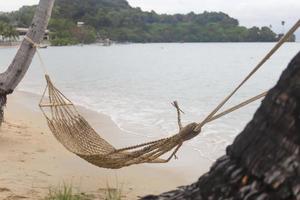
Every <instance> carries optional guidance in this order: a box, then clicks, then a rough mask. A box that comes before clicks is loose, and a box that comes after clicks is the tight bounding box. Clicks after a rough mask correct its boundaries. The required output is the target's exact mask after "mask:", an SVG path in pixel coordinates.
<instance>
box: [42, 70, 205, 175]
mask: <svg viewBox="0 0 300 200" xmlns="http://www.w3.org/2000/svg"><path fill="white" fill-rule="evenodd" d="M45 77H46V81H47V86H46V89H45V91H44V93H43V96H42V99H41V101H40V104H39V106H40V108H41V110H42V112H43V114H44V116H45V118H46V119H47V123H48V126H49V128H50V130H51V132H52V133H53V135H54V136H55V138H56V139H57V140H58V141H59V142H60V143H61V144H62V145H63V146H64V147H65V148H66V149H68V150H69V151H70V152H72V153H74V154H76V155H78V156H79V157H81V158H82V159H84V160H86V161H88V162H89V163H91V164H94V165H96V166H98V167H103V168H110V169H118V168H122V167H125V166H129V165H133V164H141V163H165V162H168V161H169V160H170V159H171V158H172V157H173V156H175V154H176V152H177V150H178V149H179V147H180V146H181V144H182V143H183V142H184V141H185V140H188V139H190V138H192V137H194V136H196V135H197V134H198V133H199V132H200V131H198V132H195V131H194V129H195V128H196V126H197V124H196V123H192V124H189V125H187V126H186V127H185V128H183V129H182V130H181V131H180V132H179V133H178V134H176V135H174V136H172V137H169V138H165V139H161V140H157V141H153V142H149V143H145V144H140V145H136V146H132V147H127V148H123V149H118V150H117V149H116V148H114V147H113V146H112V145H111V144H109V143H108V142H107V141H106V140H104V139H103V138H102V137H101V136H100V135H99V134H98V133H97V132H96V131H95V130H94V129H93V128H92V127H91V126H90V125H89V123H88V122H87V121H86V120H85V119H84V118H83V117H82V116H81V115H80V114H79V113H78V111H77V110H76V108H75V106H74V104H73V103H72V102H71V101H70V100H69V99H68V98H66V97H65V96H64V95H63V94H62V93H61V92H60V91H59V90H58V89H57V88H56V87H55V86H54V85H53V83H52V82H51V80H50V77H49V76H48V75H46V76H45ZM172 149H175V150H174V152H173V153H172V154H171V156H170V157H169V158H168V159H166V160H165V159H161V158H159V157H160V156H162V155H163V154H165V153H167V152H169V151H171V150H172Z"/></svg>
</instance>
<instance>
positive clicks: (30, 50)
mask: <svg viewBox="0 0 300 200" xmlns="http://www.w3.org/2000/svg"><path fill="white" fill-rule="evenodd" d="M54 1H55V0H40V3H39V5H38V7H37V9H36V12H35V15H34V18H33V21H32V23H31V25H30V27H29V31H28V33H27V36H28V37H29V38H31V39H32V40H33V41H34V42H35V43H37V44H39V43H40V42H41V41H42V40H43V37H44V34H45V30H46V28H47V26H48V22H49V19H50V16H51V12H52V8H53V4H54ZM35 51H36V49H35V48H34V47H33V46H32V44H30V43H29V42H28V41H27V40H24V41H23V42H22V44H21V46H20V48H19V50H18V52H17V54H16V56H15V58H14V59H13V61H12V63H11V64H10V66H9V67H8V68H7V70H6V71H5V72H4V73H1V74H0V123H1V122H2V121H3V107H4V106H5V104H6V96H7V95H8V94H11V93H12V92H13V91H14V89H15V88H16V87H17V85H18V84H19V83H20V81H21V80H22V78H23V77H24V75H25V73H26V72H27V70H28V68H29V66H30V64H31V61H32V58H33V56H34V54H35Z"/></svg>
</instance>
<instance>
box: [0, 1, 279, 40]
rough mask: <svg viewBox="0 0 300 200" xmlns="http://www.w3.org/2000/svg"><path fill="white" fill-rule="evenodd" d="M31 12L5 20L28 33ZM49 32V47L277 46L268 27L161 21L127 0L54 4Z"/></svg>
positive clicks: (216, 20) (222, 18)
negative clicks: (103, 42)
mask: <svg viewBox="0 0 300 200" xmlns="http://www.w3.org/2000/svg"><path fill="white" fill-rule="evenodd" d="M34 8H35V7H28V6H26V7H22V8H21V9H20V10H19V11H17V12H13V13H11V14H9V20H10V22H11V23H13V24H18V25H19V26H24V27H28V26H29V25H30V22H31V18H32V16H33V11H34ZM0 19H1V18H0ZM6 20H7V19H6ZM79 21H80V22H85V26H83V27H77V22H79ZM49 29H50V31H51V32H52V34H51V38H52V40H51V42H52V44H53V45H69V44H76V43H93V42H95V41H96V39H106V38H110V39H111V40H114V41H118V42H272V41H276V40H277V37H276V34H275V33H274V32H273V31H272V30H271V29H269V28H268V27H262V28H258V27H253V28H250V29H247V28H245V27H242V26H239V22H238V20H236V19H234V18H232V17H230V16H229V15H227V14H225V13H222V12H204V13H202V14H195V13H193V12H191V13H188V14H185V15H184V14H175V15H167V14H161V15H160V14H157V13H155V12H154V11H151V12H144V11H142V10H141V9H140V8H132V7H130V5H129V4H128V2H127V1H126V0H113V1H112V0H56V3H55V6H54V9H53V15H52V19H51V21H50V25H49Z"/></svg>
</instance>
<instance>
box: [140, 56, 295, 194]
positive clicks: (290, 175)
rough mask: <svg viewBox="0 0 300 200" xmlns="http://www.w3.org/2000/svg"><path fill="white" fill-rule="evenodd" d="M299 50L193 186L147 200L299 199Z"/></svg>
mask: <svg viewBox="0 0 300 200" xmlns="http://www.w3.org/2000/svg"><path fill="white" fill-rule="evenodd" d="M299 150H300V52H299V53H298V54H297V55H296V57H295V58H294V59H293V60H292V61H291V62H290V64H289V66H288V68H287V69H286V70H285V71H284V72H283V74H282V76H281V78H280V80H279V82H278V83H277V85H276V86H275V87H274V88H273V89H271V90H270V91H269V93H268V95H267V96H266V98H265V99H264V100H263V102H262V105H261V106H260V108H259V109H258V110H257V112H256V113H255V115H254V117H253V119H252V120H251V121H250V123H249V124H248V125H247V126H246V128H245V129H244V131H242V133H240V134H239V135H238V136H237V138H236V139H235V141H234V143H233V144H232V145H230V146H228V147H227V150H226V155H225V156H223V157H221V158H219V159H218V160H217V161H216V162H215V163H214V165H213V166H212V167H211V169H210V171H209V172H208V173H206V174H204V175H203V176H202V177H200V179H199V180H198V181H197V182H196V183H194V184H192V185H189V186H184V187H181V188H179V189H177V190H174V191H170V192H167V193H164V194H161V195H158V196H153V195H150V196H147V197H144V198H142V199H143V200H167V199H168V200H183V199H184V200H192V199H193V200H217V199H218V200H219V199H220V200H221V199H228V200H229V199H230V200H236V199H247V200H250V199H251V200H254V199H257V200H277V199H283V200H285V199H286V200H288V199H289V200H293V199H300V175H299V172H300V155H299V154H300V151H299Z"/></svg>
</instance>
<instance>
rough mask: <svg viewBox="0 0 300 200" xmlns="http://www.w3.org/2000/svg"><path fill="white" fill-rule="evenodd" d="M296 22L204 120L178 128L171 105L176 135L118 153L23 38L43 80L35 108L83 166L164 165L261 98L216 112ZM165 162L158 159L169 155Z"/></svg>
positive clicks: (286, 36) (298, 23)
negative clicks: (219, 122) (224, 119)
mask: <svg viewBox="0 0 300 200" xmlns="http://www.w3.org/2000/svg"><path fill="white" fill-rule="evenodd" d="M299 26H300V20H298V21H297V23H296V24H295V25H294V26H293V27H292V28H291V29H290V30H289V31H288V32H287V34H286V35H284V36H283V37H282V38H281V40H280V41H278V43H277V44H276V45H275V46H274V47H273V48H272V49H271V50H270V52H269V53H268V54H267V55H266V56H265V57H264V58H263V59H262V61H261V62H259V63H258V65H257V66H256V67H255V68H254V69H253V70H252V71H251V72H250V73H249V74H248V75H247V76H246V78H245V79H243V81H242V82H241V83H240V84H239V85H238V86H237V87H236V88H235V89H234V90H233V91H232V92H231V93H230V94H229V95H228V96H227V97H226V98H225V99H224V100H223V101H221V103H220V104H218V105H217V107H216V108H215V109H213V110H212V112H211V113H209V114H208V115H207V117H206V118H205V119H204V120H202V121H201V122H200V123H195V122H194V123H190V124H188V125H186V126H184V127H183V126H182V125H181V119H180V113H181V112H182V110H180V108H179V106H178V103H177V102H174V103H173V105H174V107H175V108H176V109H177V116H178V126H179V131H178V133H177V134H175V135H173V136H171V137H167V138H163V139H160V140H156V141H151V142H147V143H143V144H138V145H135V146H130V147H126V148H122V149H116V148H115V147H114V146H112V145H111V144H110V143H108V142H107V141H106V140H105V139H103V138H102V137H101V135H100V134H98V133H97V132H96V131H95V130H94V129H93V128H92V127H91V126H90V125H89V123H88V122H87V121H86V120H85V119H84V117H82V116H81V115H80V114H79V112H78V111H77V110H76V107H75V105H74V104H73V103H72V102H71V101H70V100H69V99H68V98H67V97H66V96H65V95H64V94H63V93H62V92H61V91H60V90H59V89H58V88H56V87H55V86H54V84H53V82H52V81H51V79H50V77H49V75H48V73H47V69H46V67H45V64H44V62H43V60H42V57H41V55H40V53H39V51H38V48H39V45H38V44H36V43H35V42H34V41H32V40H31V39H30V38H29V37H27V36H25V40H26V41H27V42H29V43H30V44H31V45H32V47H33V48H35V49H36V52H37V54H38V57H39V60H40V61H41V65H42V67H43V71H44V73H45V78H46V83H47V85H46V88H45V90H44V92H43V95H42V98H41V101H40V103H39V107H40V108H41V111H42V113H43V115H44V116H45V118H46V120H47V123H48V126H49V128H50V130H51V132H52V133H53V135H54V137H55V138H56V139H57V140H58V141H59V142H60V143H61V144H62V145H63V146H64V147H65V148H66V149H67V150H69V151H70V152H72V153H74V154H76V155H77V156H79V157H81V158H82V159H84V160H86V161H87V162H89V163H91V164H94V165H96V166H98V167H102V168H109V169H118V168H122V167H126V166H130V165H133V164H141V163H166V162H169V161H170V160H171V159H172V158H174V157H175V158H176V153H177V151H178V150H179V149H180V147H181V146H182V144H183V143H184V142H185V141H188V140H191V139H192V138H194V137H196V136H197V135H199V134H200V132H201V128H202V127H203V126H204V125H205V124H207V123H209V122H212V121H214V120H217V119H219V118H221V117H223V116H225V115H227V114H229V113H231V112H234V111H235V110H238V109H240V108H242V107H244V106H246V105H248V104H250V103H252V102H254V101H257V100H258V99H261V98H262V97H264V96H266V94H267V92H263V93H261V94H259V95H257V96H255V97H252V98H250V99H248V100H246V101H244V102H241V103H240V104H238V105H236V106H233V107H231V108H229V109H227V110H225V111H223V112H221V113H219V114H217V113H218V112H219V111H220V109H221V108H222V107H223V106H224V105H225V104H226V103H227V102H228V100H229V99H231V97H232V96H233V95H234V94H235V93H236V92H237V91H238V90H239V89H240V88H241V87H242V86H243V85H244V84H245V83H246V82H247V81H248V80H249V79H250V78H251V77H252V76H253V75H254V74H255V72H256V71H257V70H258V69H259V68H260V67H261V66H262V65H263V64H264V63H265V62H266V61H267V60H268V59H269V58H270V57H271V56H272V55H273V54H274V53H275V52H276V51H277V50H278V49H279V48H280V47H281V46H282V44H283V43H284V42H286V41H287V40H288V39H289V38H290V37H291V36H292V34H293V33H294V32H295V31H296V30H297V29H298V28H299ZM172 150H173V152H172V153H171V154H170V155H169V157H168V158H167V159H162V158H160V157H161V156H163V155H165V154H166V153H168V152H170V151H172Z"/></svg>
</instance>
